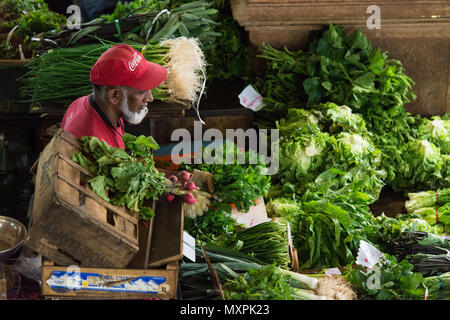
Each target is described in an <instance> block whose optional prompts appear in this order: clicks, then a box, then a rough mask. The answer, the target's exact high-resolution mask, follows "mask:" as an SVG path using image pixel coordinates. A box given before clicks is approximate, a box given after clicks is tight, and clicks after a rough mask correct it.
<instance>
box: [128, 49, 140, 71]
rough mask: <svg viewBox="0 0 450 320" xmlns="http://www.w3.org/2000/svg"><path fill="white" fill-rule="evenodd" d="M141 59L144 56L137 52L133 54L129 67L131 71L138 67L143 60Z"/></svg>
mask: <svg viewBox="0 0 450 320" xmlns="http://www.w3.org/2000/svg"><path fill="white" fill-rule="evenodd" d="M141 60H142V57H141V56H140V55H139V54H137V53H136V52H135V53H134V55H133V60H131V61H130V62H128V67H129V68H130V71H134V70H135V69H136V67H137V65H138V64H139V62H141Z"/></svg>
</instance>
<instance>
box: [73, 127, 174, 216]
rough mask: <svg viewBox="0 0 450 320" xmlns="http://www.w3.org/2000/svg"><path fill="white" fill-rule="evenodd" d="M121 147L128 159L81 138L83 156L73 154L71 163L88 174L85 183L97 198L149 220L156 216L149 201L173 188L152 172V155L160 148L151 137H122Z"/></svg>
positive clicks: (118, 150) (101, 143) (94, 139)
mask: <svg viewBox="0 0 450 320" xmlns="http://www.w3.org/2000/svg"><path fill="white" fill-rule="evenodd" d="M124 144H125V147H126V148H127V149H129V150H130V151H131V155H129V154H128V153H127V152H125V151H124V150H123V149H121V148H114V147H111V146H109V145H108V144H107V143H106V142H104V141H100V140H99V139H98V138H97V137H82V138H81V146H82V152H76V153H74V154H73V156H72V160H73V161H75V162H77V163H79V164H80V165H81V166H82V167H83V168H85V169H86V170H87V171H89V172H90V174H91V175H92V177H91V178H90V179H89V180H88V183H89V185H90V187H91V188H92V190H93V191H94V192H95V193H96V194H97V195H98V196H99V197H100V198H102V199H104V200H106V201H108V202H110V203H112V204H114V205H117V206H125V207H126V208H128V209H129V210H131V211H134V212H138V213H139V218H140V219H143V220H149V219H151V218H152V217H153V216H154V214H155V213H154V212H153V210H152V201H153V200H158V199H159V198H160V197H161V196H163V195H164V194H166V193H167V192H168V191H169V190H170V188H171V186H172V184H171V182H170V181H169V180H168V179H167V178H165V176H164V173H162V172H159V171H158V170H157V169H156V168H155V165H154V161H153V155H152V153H151V151H152V150H156V149H157V148H159V146H158V144H157V143H156V142H155V141H154V140H153V138H152V137H150V136H149V137H145V136H139V137H136V136H133V135H131V134H128V133H125V134H124ZM172 192H174V191H173V190H172Z"/></svg>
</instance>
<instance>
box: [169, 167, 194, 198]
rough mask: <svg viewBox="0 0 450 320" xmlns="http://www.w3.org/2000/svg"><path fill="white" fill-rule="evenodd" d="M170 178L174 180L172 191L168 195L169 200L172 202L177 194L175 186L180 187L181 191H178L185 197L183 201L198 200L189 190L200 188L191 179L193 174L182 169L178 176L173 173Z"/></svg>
mask: <svg viewBox="0 0 450 320" xmlns="http://www.w3.org/2000/svg"><path fill="white" fill-rule="evenodd" d="M169 180H170V181H171V182H172V188H171V192H170V193H168V194H167V195H166V200H167V202H172V201H173V200H174V199H175V196H176V194H175V193H174V192H173V191H174V190H173V189H174V188H178V189H179V190H180V191H181V192H180V193H177V194H180V195H181V196H182V197H183V201H184V202H185V203H187V204H194V203H196V202H197V200H196V199H195V197H194V195H193V194H192V193H191V192H189V191H192V190H194V189H199V188H198V187H197V186H196V185H195V183H194V182H193V181H191V174H190V173H189V172H187V171H185V170H183V171H180V172H179V173H178V175H177V176H175V175H171V176H170V177H169Z"/></svg>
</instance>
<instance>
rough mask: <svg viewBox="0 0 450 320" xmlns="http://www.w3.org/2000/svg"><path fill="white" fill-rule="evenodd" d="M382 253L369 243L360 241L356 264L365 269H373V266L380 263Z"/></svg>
mask: <svg viewBox="0 0 450 320" xmlns="http://www.w3.org/2000/svg"><path fill="white" fill-rule="evenodd" d="M382 257H383V253H382V252H381V251H380V250H378V249H377V248H375V247H374V246H373V245H371V244H370V243H367V242H365V241H364V240H361V241H360V242H359V250H358V256H357V257H356V264H359V265H362V266H364V267H367V268H373V266H375V264H377V263H378V262H381V259H382Z"/></svg>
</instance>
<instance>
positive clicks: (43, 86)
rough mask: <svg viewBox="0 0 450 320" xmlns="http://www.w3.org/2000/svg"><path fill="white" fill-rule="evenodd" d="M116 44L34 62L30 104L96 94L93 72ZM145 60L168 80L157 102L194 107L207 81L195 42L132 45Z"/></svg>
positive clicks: (27, 83) (28, 81)
mask: <svg viewBox="0 0 450 320" xmlns="http://www.w3.org/2000/svg"><path fill="white" fill-rule="evenodd" d="M115 44H116V43H114V42H106V41H101V42H99V43H96V44H87V45H81V46H77V47H70V48H58V49H53V50H49V51H47V52H45V53H44V54H42V55H41V56H39V57H37V58H35V59H33V60H31V61H30V62H29V63H28V64H27V67H28V68H29V71H28V72H27V73H26V74H25V75H24V77H23V78H22V79H23V91H24V93H25V95H26V96H27V97H28V98H27V101H29V102H37V101H52V102H56V103H70V102H72V101H73V100H75V99H77V98H79V97H80V96H84V95H88V94H89V93H91V92H92V84H91V82H90V70H91V68H92V66H93V65H94V64H95V62H96V61H97V59H98V58H99V57H100V55H101V54H102V53H103V52H105V51H106V50H108V49H109V48H111V47H112V46H113V45H115ZM127 44H129V45H130V46H132V47H133V48H134V49H136V50H138V51H139V52H141V53H142V54H143V55H144V57H145V59H146V60H148V61H151V62H154V63H158V64H160V65H162V66H164V67H165V68H166V69H167V71H168V76H167V78H166V80H165V81H164V82H163V83H162V84H161V85H160V86H159V87H157V88H156V89H154V90H153V92H152V93H153V96H154V98H155V99H156V100H162V101H167V102H174V103H181V104H185V105H188V106H190V105H192V104H193V103H195V102H196V101H197V99H198V97H199V93H200V91H201V89H202V84H203V81H204V74H205V73H204V69H205V60H204V56H203V53H202V50H201V49H200V47H199V43H198V41H197V39H195V38H184V37H179V38H176V39H169V40H166V41H162V42H159V43H148V44H146V45H142V44H137V43H132V42H129V43H127Z"/></svg>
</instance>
